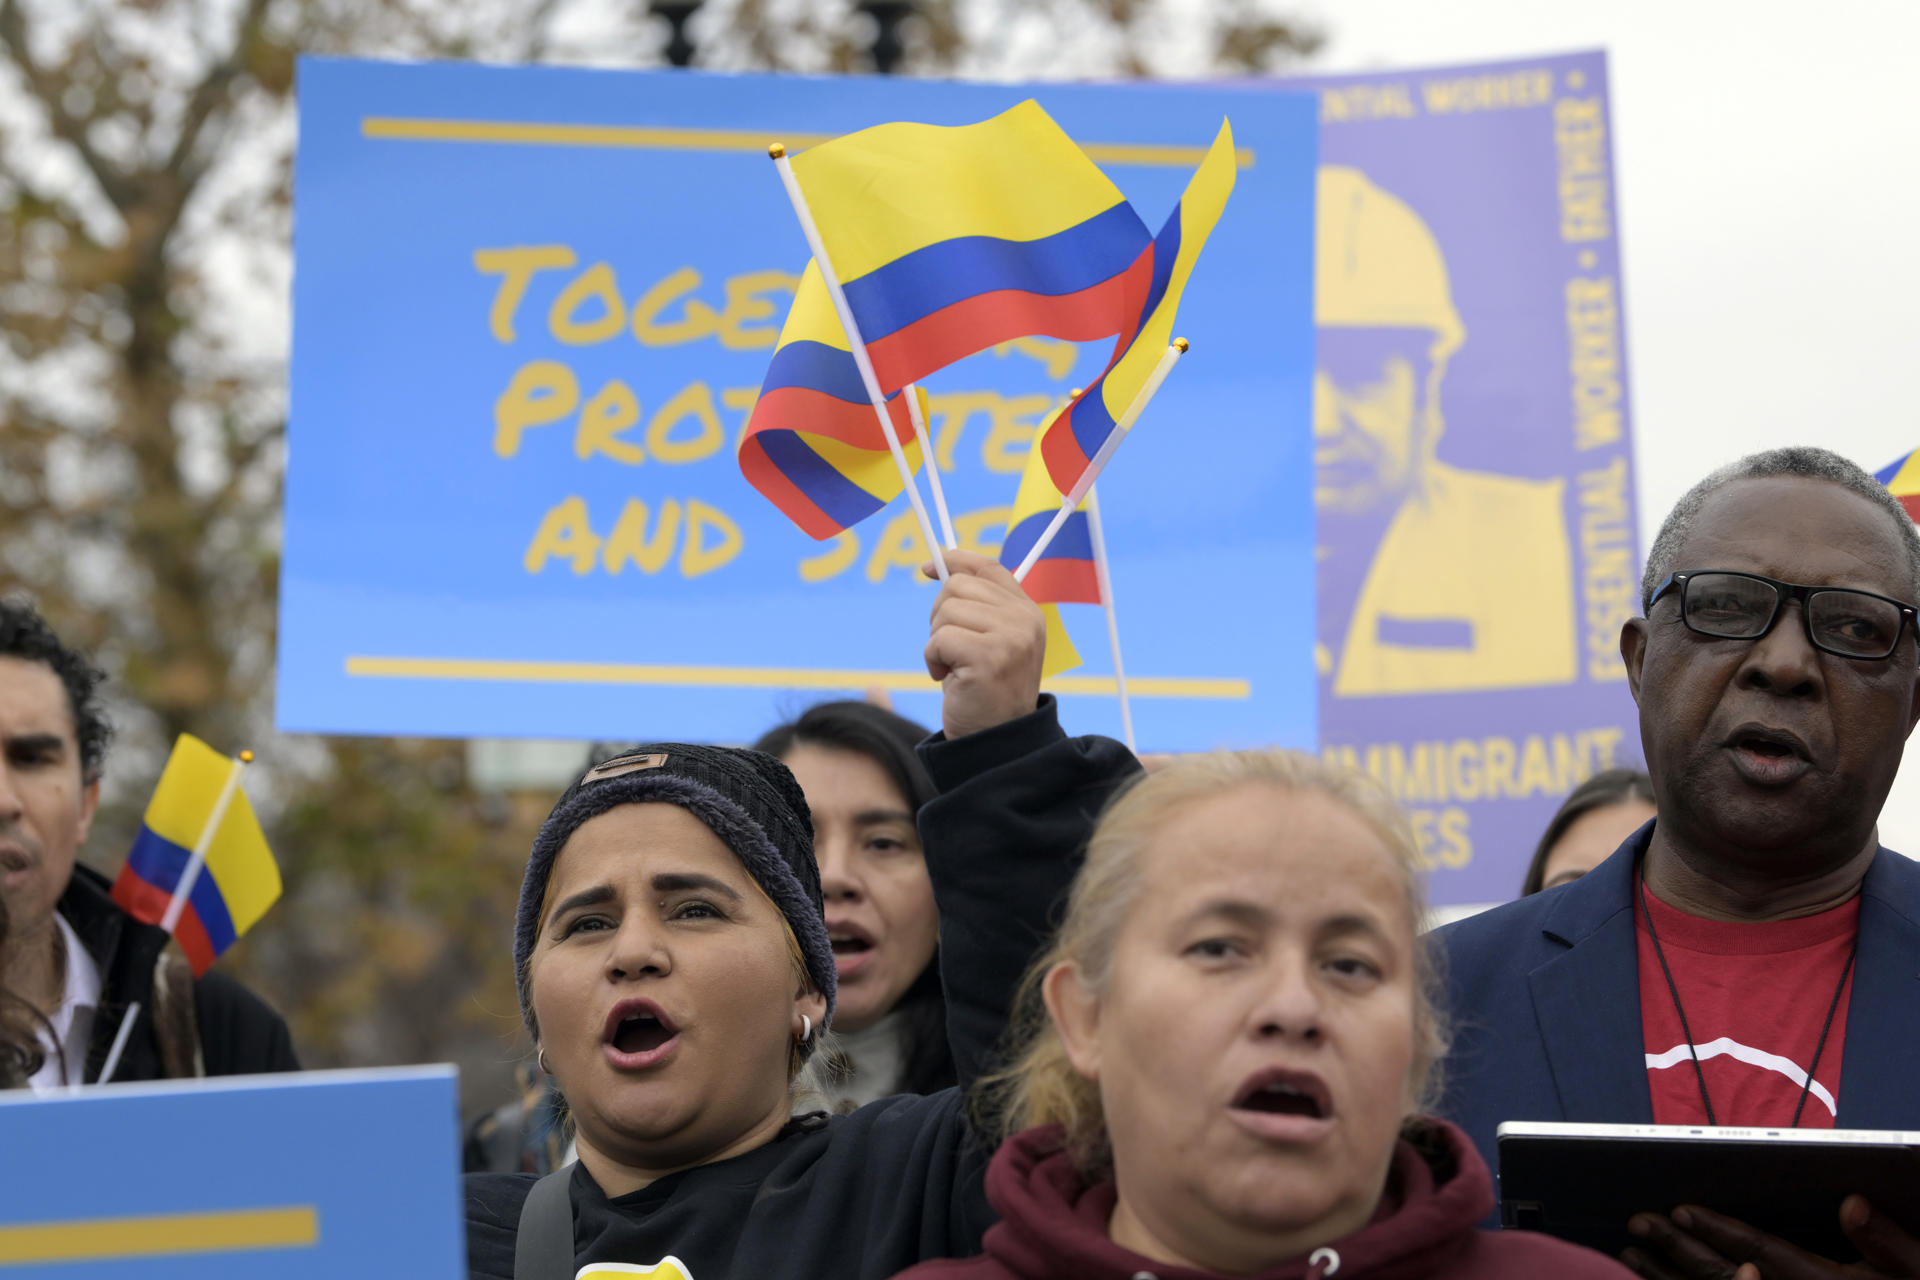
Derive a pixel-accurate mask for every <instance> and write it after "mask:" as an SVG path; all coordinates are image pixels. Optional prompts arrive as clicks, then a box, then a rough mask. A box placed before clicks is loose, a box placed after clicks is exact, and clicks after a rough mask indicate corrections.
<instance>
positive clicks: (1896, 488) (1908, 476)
mask: <svg viewBox="0 0 1920 1280" xmlns="http://www.w3.org/2000/svg"><path fill="white" fill-rule="evenodd" d="M1873 478H1874V479H1875V480H1878V481H1879V482H1880V483H1881V484H1883V485H1885V486H1887V492H1888V493H1891V494H1892V495H1893V496H1894V497H1895V498H1897V499H1899V501H1900V505H1901V506H1903V507H1905V508H1906V509H1907V514H1908V515H1909V516H1911V517H1913V519H1914V520H1915V521H1916V522H1920V449H1915V450H1914V451H1913V452H1912V453H1909V454H1908V455H1907V456H1906V457H1904V458H1901V459H1899V460H1898V461H1896V462H1893V463H1891V464H1889V465H1888V466H1885V467H1882V468H1881V469H1880V470H1878V471H1876V472H1874V473H1873Z"/></svg>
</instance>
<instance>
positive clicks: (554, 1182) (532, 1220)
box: [513, 1165, 573, 1280]
mask: <svg viewBox="0 0 1920 1280" xmlns="http://www.w3.org/2000/svg"><path fill="white" fill-rule="evenodd" d="M572 1182H573V1166H572V1165H566V1166H564V1167H562V1168H559V1169H555V1170H554V1171H553V1172H552V1173H550V1174H548V1175H546V1176H545V1177H544V1178H542V1179H540V1181H538V1182H536V1183H534V1184H533V1189H532V1190H531V1191H529V1192H527V1199H526V1203H525V1204H522V1205H521V1206H520V1230H519V1233H518V1234H517V1235H516V1236H515V1237H514V1241H513V1280H573V1188H572V1185H571V1184H572Z"/></svg>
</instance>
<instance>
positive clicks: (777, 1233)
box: [466, 696, 1131, 1280]
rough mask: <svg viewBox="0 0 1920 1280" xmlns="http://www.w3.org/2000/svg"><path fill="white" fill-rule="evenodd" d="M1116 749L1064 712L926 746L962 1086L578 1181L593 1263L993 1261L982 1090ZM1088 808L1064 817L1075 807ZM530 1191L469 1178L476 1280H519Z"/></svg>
mask: <svg viewBox="0 0 1920 1280" xmlns="http://www.w3.org/2000/svg"><path fill="white" fill-rule="evenodd" d="M1124 756H1125V752H1124V749H1123V748H1121V747H1120V746H1119V745H1118V744H1116V743H1113V742H1110V741H1108V740H1106V739H1103V738H1082V739H1071V740H1070V739H1068V738H1067V737H1066V736H1065V735H1064V734H1063V733H1062V732H1061V730H1060V724H1059V718H1058V715H1057V714H1056V709H1055V706H1054V702H1053V699H1052V697H1051V696H1043V697H1042V698H1041V700H1040V705H1039V707H1038V709H1037V710H1035V711H1034V712H1033V714H1031V715H1028V716H1024V717H1022V718H1021V719H1019V720H1015V721H1011V722H1009V723H1007V724H1004V725H1000V726H998V727H997V728H994V729H989V730H987V731H985V732H983V733H977V734H971V735H969V736H967V737H965V738H962V739H959V740H958V741H954V742H948V741H946V740H944V738H942V737H941V736H940V735H935V736H934V737H933V738H932V739H930V740H929V741H927V742H926V743H924V744H922V745H921V747H920V758H921V760H922V762H923V763H924V764H925V765H926V767H927V772H928V773H929V774H930V775H932V777H933V781H934V783H935V785H937V786H938V787H939V789H940V794H939V796H938V797H937V798H935V799H934V800H933V801H932V802H930V803H929V804H928V805H927V807H926V808H924V809H922V810H921V811H920V816H919V827H920V842H921V845H922V847H923V848H924V849H925V851H926V859H927V872H928V875H929V876H930V877H931V879H932V881H933V893H934V900H935V902H936V904H937V905H938V907H939V912H940V975H941V979H942V980H943V982H944V983H945V985H946V991H947V1031H948V1036H949V1038H950V1040H951V1042H952V1046H953V1054H954V1063H955V1066H956V1067H957V1068H958V1071H959V1076H960V1088H959V1089H948V1090H944V1091H942V1092H940V1093H936V1094H931V1095H929V1096H927V1097H912V1096H902V1097H896V1098H887V1099H883V1100H882V1101H879V1102H875V1103H872V1104H870V1105H868V1106H865V1107H862V1108H860V1110H858V1111H856V1112H854V1113H853V1114H852V1115H850V1116H835V1117H832V1118H827V1117H825V1116H823V1115H813V1116H806V1117H802V1118H799V1119H796V1120H794V1121H793V1122H791V1123H790V1124H788V1125H787V1127H786V1128H785V1129H783V1130H782V1131H781V1132H780V1133H779V1135H778V1136H776V1137H775V1138H774V1139H773V1140H772V1141H770V1142H769V1143H767V1144H766V1145H765V1146H763V1147H758V1148H756V1149H754V1150H752V1151H749V1152H747V1153H746V1154H744V1155H739V1156H735V1157H733V1158H732V1159H730V1160H721V1161H717V1162H715V1163H713V1164H705V1165H700V1166H697V1167H695V1168H692V1169H686V1170H682V1171H681V1172H679V1173H674V1174H669V1175H667V1176H666V1177H664V1178H661V1179H659V1180H658V1181H656V1182H654V1183H652V1184H651V1185H649V1186H647V1187H644V1188H642V1189H641V1190H639V1191H636V1192H633V1193H631V1194H629V1195H624V1196H620V1197H618V1198H616V1199H611V1200H610V1199H608V1198H607V1196H606V1195H605V1193H603V1192H602V1191H601V1190H600V1188H599V1186H598V1184H596V1183H595V1182H594V1180H593V1178H592V1176H591V1175H590V1174H588V1173H587V1171H586V1168H585V1166H582V1165H576V1166H575V1167H574V1171H573V1175H572V1177H573V1181H572V1192H573V1207H574V1265H575V1266H576V1267H586V1266H588V1265H589V1264H592V1263H602V1262H614V1263H625V1264H629V1265H637V1266H639V1267H642V1268H649V1267H653V1266H656V1265H657V1264H660V1263H662V1262H664V1261H665V1260H666V1259H669V1258H671V1259H673V1260H675V1261H677V1262H678V1263H679V1264H680V1268H681V1270H680V1272H678V1273H676V1272H674V1271H673V1270H672V1269H671V1268H667V1269H664V1270H662V1271H660V1272H658V1273H657V1274H658V1275H660V1276H662V1277H669V1276H673V1277H678V1276H681V1275H684V1276H685V1277H687V1278H688V1280H723V1278H725V1277H739V1278H740V1280H784V1278H785V1277H794V1278H795V1280H811V1278H813V1277H818V1278H820V1280H827V1278H829V1277H831V1278H832V1280H843V1278H844V1280H885V1278H886V1277H889V1276H892V1275H894V1274H895V1273H896V1272H899V1271H902V1270H904V1269H906V1268H907V1267H909V1266H912V1265H913V1264H914V1263H916V1262H919V1261H921V1260H923V1259H926V1258H941V1257H952V1256H965V1255H968V1254H973V1253H977V1252H979V1249H980V1237H981V1235H982V1234H983V1233H984V1232H985V1231H986V1229H987V1227H988V1226H989V1225H991V1224H992V1222H993V1211H992V1209H991V1208H990V1207H989V1206H988V1204H987V1200H986V1193H985V1189H984V1177H985V1173H986V1167H987V1160H988V1157H989V1156H990V1155H991V1152H990V1151H989V1150H987V1149H986V1147H985V1145H984V1144H983V1143H980V1142H978V1141H975V1140H974V1137H973V1134H972V1132H971V1130H970V1128H969V1126H968V1123H967V1115H966V1105H965V1097H964V1090H965V1089H966V1088H967V1087H969V1086H970V1085H971V1084H972V1083H973V1081H974V1080H976V1079H978V1078H979V1077H980V1076H981V1075H982V1074H984V1073H985V1072H986V1071H988V1070H989V1069H991V1067H992V1066H993V1064H994V1063H995V1061H996V1058H995V1054H996V1050H997V1048H998V1045H999V1041H1000V1037H1001V1033H1002V1031H1003V1030H1004V1029H1005V1027H1006V1022H1007V1015H1008V1012H1009V1009H1010V1006H1011V1004H1012V1001H1013V994H1014V991H1015V989H1016V988H1017V986H1018V985H1019V982H1020V978H1021V976H1022V974H1023V973H1024V972H1025V970H1026V967H1027V965H1028V964H1029V963H1031V961H1032V960H1033V959H1034V957H1035V956H1036V955H1037V954H1038V953H1039V951H1040V949H1041V948H1042V946H1044V944H1045V942H1046V937H1047V934H1048V932H1049V929H1050V926H1051V924H1052V921H1053V909H1054V907H1055V905H1056V903H1058V902H1059V901H1060V900H1062V899H1063V898H1064V896H1065V893H1066V890H1067V887H1068V886H1069V885H1070V884H1071V883H1072V880H1073V875H1074V872H1075V871H1077V870H1078V869H1079V866H1080V859H1081V855H1082V853H1083V852H1084V850H1085V844H1086V836H1087V832H1088V830H1089V828H1090V825H1091V819H1092V814H1093V812H1094V811H1095V810H1096V809H1097V808H1098V807H1099V805H1100V804H1101V803H1103V802H1104V800H1105V798H1106V796H1107V795H1108V793H1109V792H1110V791H1111V789H1112V786H1113V781H1114V776H1115V773H1116V771H1124V770H1125V769H1126V768H1127V766H1128V765H1129V764H1130V763H1131V762H1130V760H1124V759H1123V758H1124ZM1070 797H1081V798H1084V805H1083V804H1080V803H1073V802H1070V803H1065V804H1063V798H1070ZM533 1182H534V1179H533V1177H532V1176H531V1175H528V1174H497V1173H484V1174H471V1175H469V1176H468V1178H467V1180H466V1197H467V1266H468V1270H469V1271H470V1273H471V1274H472V1276H473V1280H511V1277H512V1275H513V1247H514V1237H515V1234H516V1231H517V1229H518V1225H519V1220H520V1206H521V1204H522V1203H523V1202H524V1201H525V1199H526V1196H527V1191H528V1189H529V1188H530V1187H531V1186H532V1185H533Z"/></svg>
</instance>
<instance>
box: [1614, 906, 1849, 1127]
mask: <svg viewBox="0 0 1920 1280" xmlns="http://www.w3.org/2000/svg"><path fill="white" fill-rule="evenodd" d="M1639 888H1640V909H1641V911H1643V912H1644V913H1645V914H1646V917H1647V939H1648V940H1649V941H1650V942H1652V943H1653V954H1654V956H1655V957H1656V958H1657V959H1658V960H1659V961H1660V973H1661V975H1662V976H1664V977H1665V978H1666V980H1667V994H1668V995H1670V996H1672V997H1673V1011H1674V1012H1675V1013H1677V1014H1679V1015H1680V1034H1682V1035H1684V1036H1685V1037H1686V1038H1687V1053H1688V1055H1689V1056H1691V1057H1692V1059H1693V1078H1694V1079H1695V1080H1696V1081H1698V1082H1699V1085H1700V1105H1701V1106H1703V1107H1705V1108H1706V1109H1707V1123H1708V1124H1709V1125H1718V1124H1719V1123H1720V1122H1719V1121H1718V1120H1716V1119H1714V1115H1713V1099H1712V1098H1710V1097H1708V1096H1707V1073H1706V1072H1705V1071H1702V1070H1701V1069H1700V1051H1699V1050H1698V1049H1697V1048H1695V1047H1694V1042H1693V1028H1692V1027H1689V1026H1688V1025H1687V1010H1686V1007H1685V1006H1684V1005H1682V1004H1681V1003H1680V987H1679V985H1678V984H1676V983H1675V982H1674V980H1673V970H1672V969H1670V968H1668V967H1667V953H1666V952H1665V951H1664V950H1663V949H1662V948H1661V946H1660V933H1659V931H1658V930H1657V929H1655V928H1654V927H1653V908H1652V907H1651V906H1650V905H1648V902H1647V880H1646V875H1645V873H1644V872H1643V873H1642V874H1641V875H1640V877H1639ZM1859 956H1860V931H1859V929H1857V928H1856V929H1855V930H1854V932H1853V946H1852V948H1851V949H1850V950H1849V951H1848V952H1847V965H1846V968H1844V969H1842V970H1841V971H1840V985H1839V986H1837V987H1835V988H1834V989H1833V1001H1832V1003H1830V1004H1828V1005H1827V1020H1826V1022H1825V1023H1823V1024H1822V1025H1821V1027H1820V1039H1819V1041H1818V1042H1817V1043H1815V1045H1814V1046H1813V1061H1812V1062H1810V1063H1808V1064H1807V1082H1806V1083H1805V1084H1804V1085H1802V1086H1801V1087H1800V1101H1799V1102H1798V1103H1796V1104H1795V1105H1794V1108H1793V1120H1792V1121H1791V1122H1790V1123H1789V1125H1788V1127H1789V1128H1793V1129H1797V1128H1799V1127H1800V1113H1801V1112H1802V1111H1804V1110H1805V1109H1806V1105H1807V1095H1808V1094H1810V1093H1812V1092H1813V1073H1814V1072H1816V1071H1818V1070H1819V1069H1820V1055H1821V1054H1823V1053H1825V1052H1826V1051H1827V1034H1828V1033H1829V1032H1831V1031H1832V1030H1833V1018H1834V1015H1835V1014H1837V1013H1838V1012H1839V1011H1840V997H1841V996H1843V995H1845V994H1846V991H1847V979H1848V978H1849V977H1850V976H1852V974H1853V962H1854V961H1855V960H1857V959H1858V958H1859ZM1836 1118H1837V1117H1836Z"/></svg>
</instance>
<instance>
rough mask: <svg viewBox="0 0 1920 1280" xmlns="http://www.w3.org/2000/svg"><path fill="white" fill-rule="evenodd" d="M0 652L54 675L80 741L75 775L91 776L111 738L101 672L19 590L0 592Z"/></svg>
mask: <svg viewBox="0 0 1920 1280" xmlns="http://www.w3.org/2000/svg"><path fill="white" fill-rule="evenodd" d="M0 658H18V659H19V660H20V661H22V662H38V663H40V664H42V665H43V666H46V667H49V668H51V669H52V671H53V674H55V675H56V676H59V677H60V683H61V684H62V685H63V686H64V687H65V688H66V691H67V710H68V711H69V712H71V713H72V715H73V736H74V739H75V740H76V741H77V742H78V743H79V746H80V776H81V777H82V778H83V779H85V780H86V781H87V782H96V781H98V780H99V778H100V770H101V768H102V766H104V765H105V764H106V761H107V744H108V743H110V742H112V741H113V722H112V721H110V720H108V719H107V712H106V708H105V707H104V706H102V705H101V701H100V686H101V684H102V683H104V682H105V680H106V673H105V672H103V671H101V670H100V668H98V667H96V666H94V665H93V663H92V662H90V661H88V659H87V655H85V654H84V653H81V652H80V651H79V650H78V649H72V648H69V647H68V646H66V645H65V644H63V643H61V641H60V637H59V635H58V634H57V633H56V632H55V631H54V629H53V628H52V627H51V626H49V625H48V624H47V620H46V619H45V618H43V617H41V616H40V611H39V610H38V609H35V608H34V607H33V605H32V603H31V602H30V601H28V600H25V599H23V598H21V597H19V596H4V597H0Z"/></svg>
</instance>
